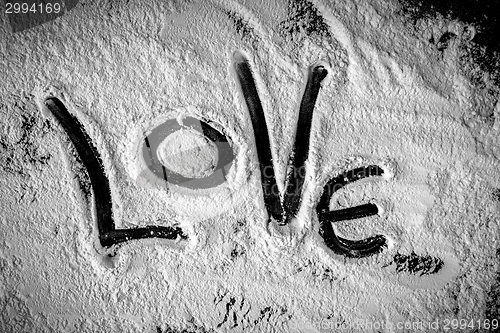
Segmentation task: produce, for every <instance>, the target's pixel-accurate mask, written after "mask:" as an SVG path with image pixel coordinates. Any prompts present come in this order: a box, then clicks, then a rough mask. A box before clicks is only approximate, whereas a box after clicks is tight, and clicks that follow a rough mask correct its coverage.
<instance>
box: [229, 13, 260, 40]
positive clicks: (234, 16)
mask: <svg viewBox="0 0 500 333" xmlns="http://www.w3.org/2000/svg"><path fill="white" fill-rule="evenodd" d="M224 13H225V14H226V15H227V17H228V18H229V19H230V20H231V21H232V23H233V26H234V28H235V29H236V32H237V33H238V34H240V36H241V39H242V40H247V41H250V42H255V41H257V39H258V37H257V34H256V33H255V31H254V29H253V27H252V26H251V25H250V24H249V22H248V21H247V20H245V19H244V18H243V17H242V16H241V15H240V14H239V13H237V12H234V11H231V10H226V11H224Z"/></svg>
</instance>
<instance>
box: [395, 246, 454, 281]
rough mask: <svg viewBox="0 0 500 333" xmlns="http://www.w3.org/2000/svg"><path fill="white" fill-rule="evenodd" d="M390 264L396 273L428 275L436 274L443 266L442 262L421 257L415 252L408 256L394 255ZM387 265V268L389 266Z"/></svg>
mask: <svg viewBox="0 0 500 333" xmlns="http://www.w3.org/2000/svg"><path fill="white" fill-rule="evenodd" d="M391 264H395V265H396V272H397V273H402V272H406V273H409V274H413V275H416V274H419V275H420V276H423V275H430V274H436V273H438V272H439V271H440V270H441V269H442V268H443V266H444V262H443V260H441V259H440V258H436V257H432V256H429V255H427V256H421V255H418V254H416V253H415V252H413V251H412V252H411V253H410V254H409V255H405V254H401V253H396V254H395V255H394V258H393V261H392V263H390V264H389V265H391ZM389 265H387V266H389Z"/></svg>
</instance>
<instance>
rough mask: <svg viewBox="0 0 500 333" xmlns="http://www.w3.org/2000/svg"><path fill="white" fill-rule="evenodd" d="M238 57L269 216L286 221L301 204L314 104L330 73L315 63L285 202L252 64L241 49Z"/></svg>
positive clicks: (301, 118) (310, 75) (296, 142)
mask: <svg viewBox="0 0 500 333" xmlns="http://www.w3.org/2000/svg"><path fill="white" fill-rule="evenodd" d="M234 59H235V67H236V73H237V75H238V79H239V81H240V86H241V89H242V92H243V97H244V99H245V102H246V104H247V108H248V111H249V113H250V118H251V120H252V126H253V130H254V136H255V143H256V146H257V157H258V159H259V164H260V171H261V181H262V189H263V191H264V204H265V206H266V209H267V211H268V213H269V216H270V217H272V218H273V219H274V220H275V221H276V222H277V223H279V224H281V225H284V224H287V223H288V222H289V220H290V219H291V218H294V217H295V215H296V213H297V211H298V210H299V207H300V203H301V199H302V189H303V185H304V180H305V161H306V159H307V156H308V154H309V137H310V133H311V122H312V116H313V110H314V104H315V103H316V98H317V96H318V92H319V89H320V87H321V81H322V80H323V79H324V78H325V77H326V75H327V70H326V69H325V68H324V67H323V66H314V67H312V68H310V70H309V77H308V80H307V84H306V89H305V92H304V95H303V97H302V101H301V104H300V110H299V119H298V124H300V126H298V129H297V134H296V137H295V144H294V146H293V151H292V154H291V156H290V160H289V170H288V175H287V184H286V189H287V190H286V193H285V196H284V200H283V202H282V201H281V196H280V194H279V191H278V190H277V189H278V187H277V184H276V176H275V172H274V164H273V160H272V153H271V144H270V141H269V136H268V131H267V124H266V119H265V115H264V110H263V108H262V104H261V102H260V99H259V95H258V92H257V88H256V86H255V81H254V79H253V76H252V71H251V69H250V65H249V63H248V61H247V60H246V59H245V58H244V56H243V55H242V54H241V53H239V52H235V54H234Z"/></svg>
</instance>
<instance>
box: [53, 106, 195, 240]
mask: <svg viewBox="0 0 500 333" xmlns="http://www.w3.org/2000/svg"><path fill="white" fill-rule="evenodd" d="M45 105H46V106H47V108H48V109H49V110H50V111H51V112H52V114H53V115H54V116H55V118H56V119H57V121H58V122H59V123H60V124H61V126H62V127H63V129H64V131H65V132H66V134H67V135H68V137H69V138H70V140H71V142H72V143H73V145H74V146H75V149H76V151H77V152H78V155H79V156H80V158H81V160H82V162H83V164H84V166H85V168H86V169H87V172H88V175H89V177H90V182H91V184H92V189H93V192H94V203H95V209H96V215H97V227H98V230H99V240H100V242H101V245H102V246H103V247H110V246H112V245H115V244H119V243H122V242H125V241H128V240H132V239H140V238H151V237H157V238H166V239H177V238H181V239H185V238H187V236H186V235H184V233H183V231H182V229H181V228H179V227H164V226H147V227H142V228H134V229H116V228H115V222H114V218H113V203H112V198H111V189H110V185H109V181H108V178H107V176H106V172H105V169H104V165H103V163H102V159H101V157H100V155H99V152H98V151H97V148H96V147H95V146H94V145H93V143H92V140H91V138H90V137H89V136H88V134H87V132H86V131H85V128H84V127H83V125H82V124H81V123H80V122H79V121H78V119H77V118H76V117H75V116H73V115H71V114H70V113H69V111H68V110H67V108H66V107H65V105H64V104H63V103H62V102H61V101H60V100H59V99H57V98H55V97H49V98H47V99H46V100H45Z"/></svg>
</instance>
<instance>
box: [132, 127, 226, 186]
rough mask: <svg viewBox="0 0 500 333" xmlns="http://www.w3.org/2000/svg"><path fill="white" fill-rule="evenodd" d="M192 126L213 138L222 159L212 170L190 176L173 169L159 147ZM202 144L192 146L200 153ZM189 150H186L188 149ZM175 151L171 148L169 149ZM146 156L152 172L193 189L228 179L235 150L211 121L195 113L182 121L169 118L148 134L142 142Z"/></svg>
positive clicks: (148, 166) (173, 183) (161, 177)
mask: <svg viewBox="0 0 500 333" xmlns="http://www.w3.org/2000/svg"><path fill="white" fill-rule="evenodd" d="M182 129H189V130H190V131H194V132H196V133H199V134H201V135H202V136H203V137H204V139H206V140H210V141H211V142H212V143H213V144H215V146H216V147H217V151H218V153H217V154H218V159H217V165H216V166H215V167H214V168H213V169H214V170H212V172H211V173H210V174H209V175H207V176H205V177H199V178H193V177H187V176H186V175H182V174H180V173H178V172H175V171H173V170H170V169H169V168H168V167H166V166H165V162H164V161H163V162H162V161H161V160H160V156H159V154H158V150H159V148H160V145H161V144H162V143H163V142H164V140H165V139H166V138H167V137H168V136H169V135H171V134H173V133H175V132H177V131H181V130H182ZM197 149H198V148H192V149H190V150H191V151H193V152H194V153H197ZM184 153H186V151H184ZM167 154H171V152H167ZM142 157H143V160H144V161H145V163H146V165H147V168H148V170H149V171H150V172H151V173H152V175H153V176H154V177H156V178H158V179H160V180H164V181H165V182H167V183H168V184H172V185H177V186H182V187H186V188H190V189H206V188H212V187H216V186H218V185H220V184H222V183H224V182H225V181H226V175H227V173H228V172H229V169H230V168H231V166H232V163H233V160H234V158H235V154H234V151H233V148H232V147H231V145H230V144H229V139H228V137H227V136H226V135H224V134H222V133H221V132H219V131H218V130H216V129H215V128H213V127H212V126H210V125H209V123H208V122H206V121H203V120H199V119H196V118H193V117H186V118H183V119H182V122H181V123H179V120H178V119H169V120H167V121H166V122H164V123H162V124H161V125H159V126H157V127H155V128H154V129H153V130H152V131H151V133H149V134H148V135H147V136H146V137H145V138H144V142H143V145H142Z"/></svg>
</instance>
